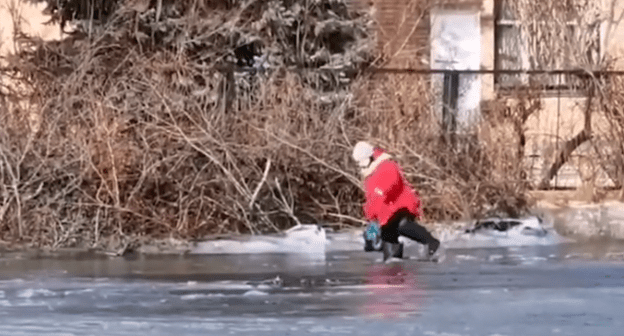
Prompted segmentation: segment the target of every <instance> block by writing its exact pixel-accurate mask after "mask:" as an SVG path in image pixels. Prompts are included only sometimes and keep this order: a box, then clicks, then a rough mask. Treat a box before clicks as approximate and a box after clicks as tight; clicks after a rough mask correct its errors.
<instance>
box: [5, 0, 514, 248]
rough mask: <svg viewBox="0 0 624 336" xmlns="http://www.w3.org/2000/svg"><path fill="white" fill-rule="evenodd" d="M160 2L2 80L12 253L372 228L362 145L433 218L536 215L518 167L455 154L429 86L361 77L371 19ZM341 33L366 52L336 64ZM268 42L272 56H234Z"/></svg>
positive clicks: (476, 148) (477, 152) (341, 56)
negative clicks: (383, 156) (385, 153)
mask: <svg viewBox="0 0 624 336" xmlns="http://www.w3.org/2000/svg"><path fill="white" fill-rule="evenodd" d="M159 3H160V5H162V6H163V7H161V8H160V9H158V8H147V9H145V11H143V12H140V11H136V10H135V9H131V8H128V7H121V9H119V11H118V12H117V14H115V15H113V16H112V17H109V18H108V19H107V20H106V24H103V25H101V26H99V27H98V28H97V29H94V30H89V32H90V36H89V34H85V33H84V31H82V30H78V31H77V32H76V33H75V34H73V35H72V36H71V37H69V38H68V39H65V40H64V41H62V42H48V43H42V42H38V41H36V40H26V42H28V43H30V45H28V44H25V45H24V46H23V49H22V50H21V53H20V54H19V58H14V59H13V60H12V62H11V64H10V65H9V67H7V68H6V69H4V72H3V75H4V76H7V77H10V78H11V81H13V82H15V83H18V84H19V86H20V87H21V88H23V90H20V91H19V92H17V91H12V92H7V93H6V95H5V97H7V99H11V100H12V101H13V102H12V103H10V104H7V106H8V107H7V108H6V111H3V114H2V123H0V132H1V133H0V134H1V135H0V136H1V138H0V160H1V165H0V167H1V169H0V179H1V180H2V182H3V183H2V184H1V186H0V197H1V202H0V204H2V208H1V209H0V219H1V220H0V223H1V224H0V225H2V227H0V233H1V234H2V236H1V237H0V239H3V240H16V239H17V240H22V241H26V242H31V243H33V244H38V245H42V246H43V245H45V246H52V247H58V246H74V245H89V246H101V247H108V248H119V247H120V246H121V247H122V250H123V249H125V248H126V247H128V246H129V244H131V242H133V241H140V240H142V239H148V238H161V237H176V238H183V239H189V238H199V237H205V236H207V235H219V234H224V233H230V232H234V233H241V232H249V233H254V234H255V233H263V232H276V231H280V230H283V229H285V228H288V227H291V226H292V225H296V224H299V223H304V222H318V223H322V224H324V225H326V226H335V227H337V228H341V227H343V226H345V225H349V224H351V225H352V224H361V223H362V222H363V221H362V220H361V219H360V218H361V201H362V199H361V197H362V195H361V186H360V178H359V176H357V175H356V174H357V173H356V170H355V167H354V165H353V162H351V159H350V152H351V149H352V146H353V144H354V143H355V142H356V141H358V140H361V139H369V140H371V141H373V142H375V143H376V144H378V145H381V146H383V147H385V148H387V149H388V150H389V151H390V152H391V153H392V154H395V156H396V158H397V160H399V162H400V163H401V164H402V165H403V166H404V167H405V168H406V172H407V175H408V178H409V179H410V181H412V182H413V183H414V184H415V186H416V188H417V190H418V191H419V192H420V193H421V195H422V197H423V200H424V209H425V214H426V220H428V221H429V220H442V219H458V218H466V217H474V216H480V215H484V214H487V213H491V212H492V211H495V210H501V211H505V212H506V213H511V214H517V213H519V212H521V211H522V210H523V208H524V206H525V203H526V200H525V199H524V194H523V191H524V189H523V188H524V185H523V184H522V183H521V181H518V179H517V178H515V176H516V175H512V176H514V178H512V179H509V178H508V175H507V173H506V172H505V170H506V169H508V168H509V167H514V166H515V167H518V166H519V165H517V164H515V162H514V161H515V160H517V159H518V157H519V156H511V157H507V156H501V153H502V150H500V148H502V147H504V146H507V143H503V144H501V143H500V141H490V143H489V145H488V143H487V142H485V143H484V142H482V141H481V140H480V139H479V138H478V137H476V136H475V135H466V136H463V138H460V139H459V140H460V141H458V142H460V143H463V144H464V145H463V146H453V145H450V144H448V143H446V142H445V141H446V140H445V138H444V137H443V136H441V135H440V132H439V129H440V127H438V125H437V121H436V120H437V119H436V118H435V115H434V114H433V112H432V109H431V108H430V106H431V101H432V96H431V90H430V87H431V86H430V83H429V80H428V79H427V78H426V77H408V76H405V77H404V76H374V77H372V78H371V77H367V76H360V77H356V76H355V75H354V74H355V73H357V72H358V69H360V68H362V67H364V66H365V65H366V62H367V61H368V60H369V59H372V58H371V57H369V56H368V54H369V52H370V50H368V49H367V48H369V46H370V45H371V43H370V41H369V40H368V38H367V36H366V29H365V27H366V25H367V24H368V23H367V22H368V21H367V19H366V17H365V16H364V15H362V16H357V15H352V14H349V13H347V12H344V4H343V3H341V2H335V1H330V3H329V4H327V6H325V7H324V6H322V5H323V4H324V3H323V2H322V1H321V2H309V5H310V6H313V7H312V8H310V10H311V11H313V12H314V13H316V14H314V15H316V19H322V22H324V24H323V25H320V26H319V25H318V22H317V24H316V25H314V24H313V23H314V20H309V21H308V19H309V18H310V16H309V14H306V13H309V12H310V11H308V12H306V11H304V10H303V9H301V8H294V7H295V5H296V4H297V3H296V2H293V4H291V6H290V7H288V8H285V7H279V6H278V5H279V4H280V2H277V1H274V2H269V3H268V5H267V6H269V7H268V8H267V7H259V8H256V7H254V6H260V5H261V3H260V2H258V3H256V2H245V3H232V4H231V7H228V8H229V9H228V8H221V7H219V8H216V9H215V8H212V9H213V10H212V11H211V8H205V7H201V6H200V7H193V6H191V7H184V6H183V7H176V6H175V5H171V4H169V5H167V4H162V3H161V2H159ZM243 5H245V6H243ZM202 6H203V5H202ZM237 6H238V7H237ZM271 6H272V7H271ZM314 6H316V7H314ZM327 8H330V9H332V11H333V12H332V13H333V14H330V13H329V12H328V11H324V10H323V9H325V10H326V9H327ZM158 11H162V12H161V15H162V17H160V18H159V14H158V13H157V12H158ZM340 13H342V14H340ZM332 15H333V16H335V15H338V16H339V17H342V20H339V19H336V18H335V17H333V16H332ZM317 21H318V20H317ZM254 24H255V25H254ZM323 27H324V28H323ZM332 27H333V28H332ZM324 29H327V31H325V30H324ZM293 30H294V31H295V33H293ZM332 32H334V33H337V34H338V33H339V35H340V34H345V35H346V36H351V40H352V42H350V43H349V44H346V45H343V46H342V47H344V48H345V49H344V50H343V51H342V52H334V51H335V50H334V51H332V50H330V49H331V48H333V47H332V46H331V44H332V43H334V42H335V41H334V42H332V39H331V38H326V39H324V38H323V36H325V34H329V35H331V34H333V33H332ZM258 40H259V41H261V42H262V45H263V48H265V49H263V50H265V52H262V53H260V54H256V53H255V52H252V53H251V56H250V55H248V54H245V53H243V54H240V53H237V51H240V50H241V49H239V48H241V47H243V46H245V47H249V48H251V47H252V46H251V45H252V44H253V43H254V41H258ZM338 47H340V46H338ZM338 47H337V48H338ZM243 49H244V48H243ZM241 55H242V56H241ZM241 62H242V63H241ZM310 62H311V63H310ZM239 63H241V64H239ZM302 63H303V64H302ZM234 65H237V66H239V67H240V66H242V67H244V68H245V69H246V71H245V72H238V71H234ZM296 66H299V67H298V69H297V70H296V71H295V70H293V69H292V67H296ZM306 67H308V68H313V69H305V68H306ZM302 68H303V69H302ZM335 68H340V69H342V71H337V70H335ZM332 69H334V70H332ZM345 69H346V70H345ZM24 102H26V103H24ZM514 118H516V117H514ZM520 118H521V117H520ZM514 120H515V119H514ZM491 122H492V123H493V124H496V123H497V121H496V118H492V119H491ZM510 141H511V140H510ZM488 146H489V147H488ZM496 146H502V147H499V150H498V151H497V150H496ZM501 161H502V162H501ZM513 174H515V173H513Z"/></svg>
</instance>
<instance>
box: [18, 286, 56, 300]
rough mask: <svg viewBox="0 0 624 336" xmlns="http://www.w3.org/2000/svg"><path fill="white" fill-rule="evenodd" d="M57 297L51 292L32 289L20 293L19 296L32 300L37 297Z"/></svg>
mask: <svg viewBox="0 0 624 336" xmlns="http://www.w3.org/2000/svg"><path fill="white" fill-rule="evenodd" d="M39 295H41V296H55V295H56V294H55V293H54V292H52V291H50V290H47V289H32V288H28V289H25V290H23V291H20V292H19V293H18V294H17V297H19V298H22V299H30V298H32V297H35V296H39Z"/></svg>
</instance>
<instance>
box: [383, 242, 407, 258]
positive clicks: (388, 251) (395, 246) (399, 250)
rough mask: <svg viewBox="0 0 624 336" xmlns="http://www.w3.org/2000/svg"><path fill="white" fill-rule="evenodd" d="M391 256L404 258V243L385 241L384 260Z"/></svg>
mask: <svg viewBox="0 0 624 336" xmlns="http://www.w3.org/2000/svg"><path fill="white" fill-rule="evenodd" d="M390 258H398V259H403V244H402V243H389V242H383V260H384V261H386V260H388V259H390Z"/></svg>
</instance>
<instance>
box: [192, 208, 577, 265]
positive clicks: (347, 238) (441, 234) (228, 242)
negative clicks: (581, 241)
mask: <svg viewBox="0 0 624 336" xmlns="http://www.w3.org/2000/svg"><path fill="white" fill-rule="evenodd" d="M513 221H517V222H520V225H517V226H513V227H511V228H509V229H508V230H505V231H497V230H494V229H480V230H475V232H470V233H467V232H466V229H468V228H472V227H473V225H471V224H470V223H454V224H450V225H449V224H444V225H437V226H435V227H433V229H432V233H433V235H434V236H436V237H437V238H438V239H440V241H441V242H442V248H444V249H457V248H483V247H510V246H514V247H515V246H544V245H556V244H560V243H565V242H569V241H570V240H569V239H566V238H564V237H562V236H560V235H558V234H557V233H556V232H555V230H554V228H553V226H552V224H550V223H543V222H542V221H541V220H539V219H538V218H537V217H527V218H523V219H514V220H513ZM362 230H363V229H360V230H351V231H348V232H341V233H333V232H327V231H326V230H325V229H323V228H322V227H320V226H318V225H314V224H309V225H308V224H306V225H301V226H297V227H294V228H293V229H290V230H288V231H286V232H285V233H284V234H283V235H272V236H248V237H245V238H240V239H224V240H214V241H204V242H198V243H196V244H195V246H194V247H192V248H191V250H190V253H191V254H258V253H293V254H303V255H307V256H308V257H319V258H323V257H324V255H325V253H327V252H337V251H361V250H363V247H364V239H363V236H362ZM400 240H401V241H402V242H403V243H404V244H405V246H406V247H410V246H416V247H417V248H419V249H422V247H421V246H420V245H419V244H418V243H416V242H413V241H411V240H409V239H405V238H404V237H401V238H400Z"/></svg>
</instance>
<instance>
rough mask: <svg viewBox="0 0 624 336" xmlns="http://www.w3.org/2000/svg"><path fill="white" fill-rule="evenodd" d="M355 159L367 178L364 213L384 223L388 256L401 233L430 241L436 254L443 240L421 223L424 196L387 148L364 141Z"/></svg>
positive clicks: (429, 249)
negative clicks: (435, 236)
mask: <svg viewBox="0 0 624 336" xmlns="http://www.w3.org/2000/svg"><path fill="white" fill-rule="evenodd" d="M353 159H354V160H355V161H356V162H357V163H358V165H359V167H360V169H361V173H362V176H363V178H364V191H365V193H366V203H365V204H364V216H365V217H366V219H368V220H369V221H375V222H378V223H379V225H380V226H381V240H382V241H383V242H384V244H383V245H384V259H387V258H388V257H390V255H389V254H391V253H392V252H389V251H388V249H389V248H391V247H392V245H395V246H396V245H398V244H399V240H398V239H399V236H405V237H408V238H410V239H412V240H415V241H417V242H419V243H421V244H424V245H427V246H428V251H429V256H432V255H433V254H434V253H435V252H436V251H437V249H438V247H439V246H440V241H439V240H437V239H436V238H434V237H433V236H432V235H431V233H429V231H427V229H425V228H424V227H423V226H421V225H419V224H418V223H417V219H421V218H422V211H421V205H420V199H419V198H418V195H417V193H416V191H415V190H414V189H413V188H412V187H411V186H410V184H409V182H408V181H407V180H406V179H405V177H404V176H403V172H402V170H401V167H399V165H398V164H397V163H396V162H395V161H394V160H392V159H391V157H390V155H388V154H387V153H386V152H385V151H384V150H382V149H379V148H374V147H373V146H372V145H370V144H369V143H367V142H363V141H361V142H358V143H357V144H356V145H355V147H354V148H353Z"/></svg>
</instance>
